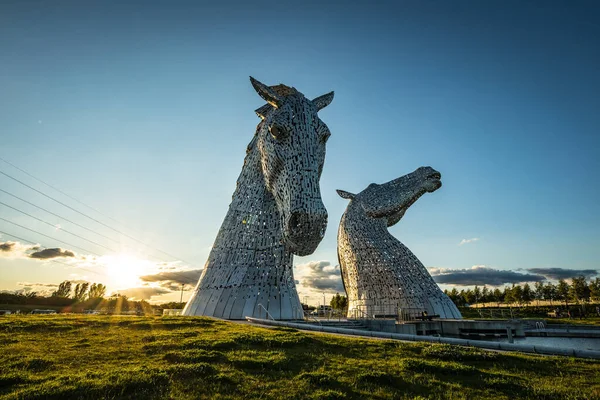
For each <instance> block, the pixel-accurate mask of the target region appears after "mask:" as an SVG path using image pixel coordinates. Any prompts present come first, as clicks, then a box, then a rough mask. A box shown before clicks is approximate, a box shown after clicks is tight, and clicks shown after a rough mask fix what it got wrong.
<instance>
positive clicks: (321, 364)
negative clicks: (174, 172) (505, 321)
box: [0, 315, 600, 399]
mask: <svg viewBox="0 0 600 400" xmlns="http://www.w3.org/2000/svg"><path fill="white" fill-rule="evenodd" d="M419 396H420V397H419ZM65 398H69V399H77V398H82V399H95V398H111V399H113V398H132V399H133V398H136V399H137V398H143V399H198V398H222V399H240V398H245V399H248V398H250V399H252V398H256V399H259V398H260V399H289V398H297V399H304V398H314V399H364V398H374V399H402V398H406V399H412V398H432V399H475V398H495V399H514V398H530V399H598V398H600V362H599V361H590V360H579V359H573V358H561V357H543V356H533V355H520V354H514V353H496V352H487V351H482V350H477V349H469V348H463V347H455V346H448V345H436V344H420V343H401V342H394V341H385V340H366V339H359V338H344V337H339V336H331V335H325V334H312V333H304V332H299V331H295V330H292V329H284V328H280V329H264V328H259V327H254V326H249V325H242V324H234V323H228V322H223V321H217V320H212V319H208V318H181V317H171V318H151V317H110V316H75V315H67V316H63V315H48V316H17V315H14V316H5V317H0V399H65Z"/></svg>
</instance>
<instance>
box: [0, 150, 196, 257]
mask: <svg viewBox="0 0 600 400" xmlns="http://www.w3.org/2000/svg"><path fill="white" fill-rule="evenodd" d="M2 161H4V160H2ZM11 165H12V164H11ZM19 170H20V169H19ZM0 174H2V175H4V176H6V177H7V178H9V179H12V180H13V181H15V182H18V183H20V184H21V185H23V186H25V187H27V188H29V189H31V190H33V191H34V192H36V193H39V194H41V195H42V196H44V197H47V198H49V199H50V200H52V201H54V202H56V203H58V204H60V205H62V206H63V207H66V208H68V209H70V210H72V211H75V212H76V213H78V214H80V215H82V216H84V217H86V218H88V219H91V220H92V221H94V222H96V223H98V224H100V225H102V226H104V227H106V228H108V229H110V230H113V231H115V232H116V233H118V234H120V235H123V236H125V237H127V238H129V239H131V240H133V241H135V242H137V243H139V244H141V245H143V246H146V247H148V248H150V249H153V250H155V251H158V252H160V253H162V254H165V255H167V256H169V257H171V258H174V259H176V260H180V261H183V262H185V263H187V264H190V265H191V263H189V262H187V261H185V260H183V259H181V258H179V257H177V256H174V255H172V254H169V253H167V252H165V251H163V250H160V249H158V248H156V247H153V246H151V245H149V244H146V243H144V242H142V241H141V240H138V239H136V238H134V237H133V236H130V235H128V234H126V233H124V232H121V231H119V230H118V229H115V228H113V227H111V226H109V225H107V224H105V223H103V222H102V221H99V220H97V219H96V218H93V217H90V216H89V215H87V214H85V213H83V212H81V211H79V210H77V209H75V208H73V207H71V206H69V205H68V204H65V203H63V202H62V201H60V200H57V199H55V198H54V197H52V196H50V195H47V194H46V193H44V192H42V191H41V190H38V189H36V188H34V187H33V186H30V185H28V184H26V183H25V182H23V181H21V180H19V179H17V178H15V177H13V176H11V175H9V174H7V173H6V172H3V171H1V170H0ZM28 175H29V174H28Z"/></svg>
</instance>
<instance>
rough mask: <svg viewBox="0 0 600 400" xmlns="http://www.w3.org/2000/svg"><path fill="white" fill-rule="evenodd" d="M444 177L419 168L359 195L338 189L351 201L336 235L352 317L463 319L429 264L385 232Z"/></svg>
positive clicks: (432, 190) (372, 185)
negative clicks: (426, 266) (364, 314)
mask: <svg viewBox="0 0 600 400" xmlns="http://www.w3.org/2000/svg"><path fill="white" fill-rule="evenodd" d="M440 179H441V174H440V173H439V172H437V171H436V170H434V169H433V168H431V167H421V168H418V169H417V170H415V171H414V172H412V173H410V174H408V175H404V176H402V177H400V178H397V179H394V180H392V181H389V182H387V183H384V184H381V185H378V184H375V183H373V184H371V185H369V186H368V187H367V188H366V189H364V190H363V191H362V192H360V193H358V194H352V193H349V192H346V191H343V190H338V194H339V195H340V196H341V197H343V198H345V199H349V200H351V201H350V203H349V204H348V208H347V209H346V212H345V213H344V215H343V216H342V220H341V222H340V228H339V231H338V259H339V262H340V268H341V270H342V280H343V282H344V287H345V289H346V292H347V294H348V304H349V306H348V316H349V317H352V316H355V314H356V313H358V315H360V314H362V313H366V314H368V315H381V316H395V317H397V316H399V315H401V316H402V318H413V317H415V315H417V316H418V315H419V314H420V313H422V312H427V313H428V315H431V316H436V317H441V318H461V314H460V312H459V311H458V308H456V306H455V305H454V303H452V301H451V300H450V299H449V298H448V296H446V295H445V294H444V293H443V292H442V291H441V290H440V288H439V287H438V286H437V284H436V283H435V282H434V280H433V278H432V277H431V275H430V274H429V272H428V271H427V269H426V268H425V266H423V264H422V263H421V262H420V261H419V259H418V258H417V257H416V256H415V255H414V254H413V253H412V252H411V251H410V250H409V249H408V248H407V247H406V246H404V245H403V244H402V243H401V242H400V241H399V240H397V239H396V238H394V237H393V236H392V235H391V234H390V233H389V232H388V229H387V228H388V227H390V226H392V225H394V224H396V223H397V222H398V221H400V219H402V216H404V213H405V212H406V210H407V209H408V208H409V207H410V206H411V205H412V204H413V203H414V202H415V201H417V200H418V199H419V198H420V197H421V196H422V195H423V194H425V193H431V192H434V191H436V190H437V189H439V188H440V187H441V186H442V182H441V180H440ZM415 313H416V314H415ZM409 314H415V315H409Z"/></svg>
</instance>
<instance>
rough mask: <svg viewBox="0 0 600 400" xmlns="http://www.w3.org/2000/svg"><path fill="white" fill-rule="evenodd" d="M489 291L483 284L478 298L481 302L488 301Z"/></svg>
mask: <svg viewBox="0 0 600 400" xmlns="http://www.w3.org/2000/svg"><path fill="white" fill-rule="evenodd" d="M490 294H491V291H490V290H489V289H488V288H487V286H485V285H483V289H481V299H480V300H479V301H480V302H482V303H487V302H489V301H490V300H491V299H490Z"/></svg>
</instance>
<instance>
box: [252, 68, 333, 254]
mask: <svg viewBox="0 0 600 400" xmlns="http://www.w3.org/2000/svg"><path fill="white" fill-rule="evenodd" d="M250 80H251V82H252V86H254V89H255V90H256V91H257V92H258V94H259V95H260V96H261V97H262V98H263V99H264V100H265V101H267V104H266V105H265V106H263V107H261V108H259V109H258V110H256V113H257V114H258V116H259V117H260V118H262V122H261V123H260V124H259V126H258V128H257V134H256V137H255V143H254V144H255V145H256V146H257V148H258V150H259V152H260V158H261V166H262V173H263V175H264V179H265V184H266V187H267V189H268V190H269V191H270V192H271V194H272V195H273V197H274V198H275V202H276V204H277V208H278V210H279V214H280V216H281V226H282V231H283V232H282V233H283V240H284V243H285V244H286V247H287V248H288V249H289V250H290V251H291V252H292V253H294V254H296V255H299V256H304V255H308V254H311V253H313V252H314V251H315V249H316V248H317V246H318V244H319V243H320V242H321V240H322V239H323V236H324V234H325V229H326V227H327V210H325V206H324V205H323V201H322V200H321V190H320V187H319V178H320V176H321V172H322V170H323V163H324V162H325V143H326V142H327V139H328V138H329V136H330V135H331V134H330V132H329V128H327V125H325V123H324V122H323V121H321V119H320V118H319V116H318V114H317V112H318V111H319V110H321V109H323V108H324V107H326V106H327V105H329V103H331V101H332V100H333V92H330V93H327V94H325V95H323V96H320V97H317V98H315V99H313V100H309V99H307V98H306V97H304V95H303V94H302V93H300V92H298V91H297V90H296V89H294V88H290V87H287V86H285V85H278V86H273V87H269V86H266V85H264V84H263V83H261V82H259V81H257V80H256V79H254V78H252V77H250ZM253 142H254V141H253Z"/></svg>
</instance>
